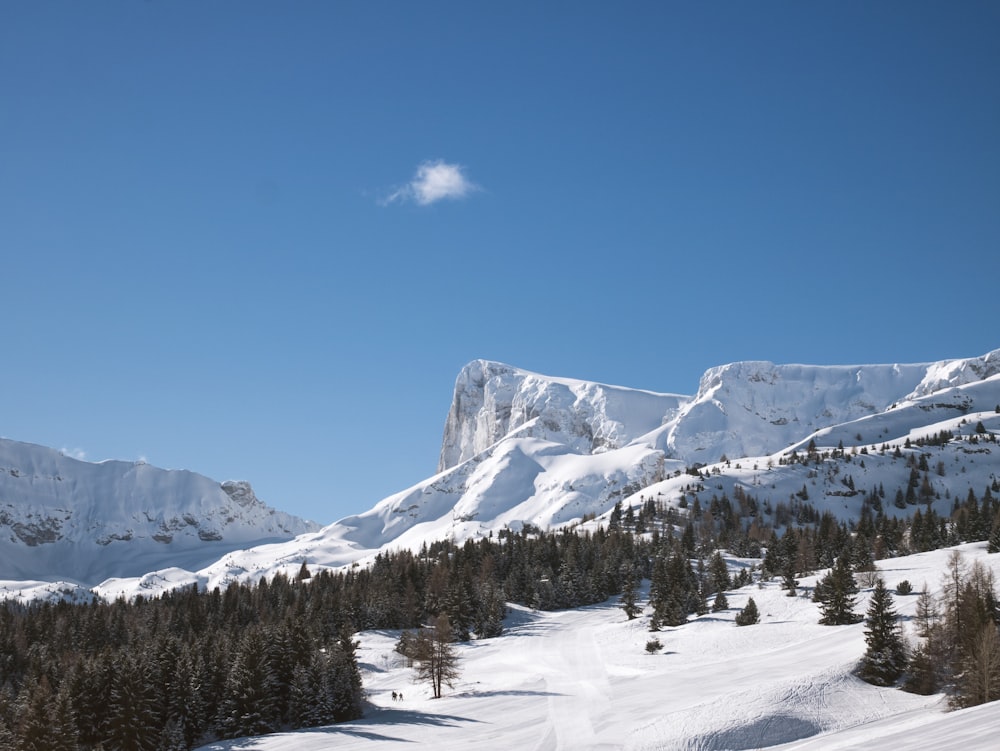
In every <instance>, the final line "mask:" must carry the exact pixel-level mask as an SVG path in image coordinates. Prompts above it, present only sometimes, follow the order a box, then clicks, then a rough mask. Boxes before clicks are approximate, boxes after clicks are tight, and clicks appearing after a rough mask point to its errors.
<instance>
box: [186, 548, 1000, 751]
mask: <svg viewBox="0 0 1000 751" xmlns="http://www.w3.org/2000/svg"><path fill="white" fill-rule="evenodd" d="M959 549H960V550H961V551H962V552H963V556H964V558H965V560H966V563H967V564H971V562H972V561H973V560H977V559H978V560H981V561H982V562H983V563H984V565H986V566H987V567H988V568H990V569H992V570H993V571H994V573H995V574H1000V555H987V554H986V553H985V545H984V544H980V543H977V544H971V545H965V546H962V547H960V548H959ZM948 554H949V551H948V550H939V551H933V552H930V553H923V554H920V555H914V556H909V557H906V558H898V559H892V560H887V561H881V562H880V563H879V566H880V568H881V569H882V570H883V572H884V576H885V579H886V582H887V584H888V585H889V586H890V587H895V585H896V584H897V583H898V582H899V581H901V580H903V579H906V580H909V581H910V582H911V583H912V584H913V585H914V594H911V595H907V596H896V597H895V604H896V609H897V610H898V611H899V613H900V615H901V616H902V617H903V622H904V631H905V632H906V633H907V635H908V636H909V635H911V634H912V631H911V626H910V624H909V623H908V618H910V617H912V615H913V611H914V606H915V603H916V599H917V594H916V593H917V592H919V590H920V589H922V588H923V586H924V584H925V583H926V585H927V587H928V589H929V590H930V591H931V592H932V593H935V592H937V591H938V590H939V589H940V585H941V581H942V575H943V572H944V570H945V567H946V561H947V558H948ZM735 563H738V562H735V561H734V564H735ZM818 573H822V572H818ZM816 579H817V577H815V576H813V577H806V578H802V579H800V581H801V587H800V589H799V594H798V596H796V597H788V596H787V595H786V593H785V592H784V591H783V590H781V589H780V588H779V587H778V584H777V583H776V582H773V583H766V584H765V585H763V587H760V586H758V585H753V586H750V587H746V588H744V589H741V590H735V591H733V592H730V593H728V599H729V604H730V608H729V610H727V611H724V612H722V613H717V614H708V615H705V616H702V617H700V618H695V619H693V620H692V621H691V622H690V623H688V624H686V625H684V626H681V627H679V628H673V629H664V630H663V631H661V632H659V633H658V634H655V635H654V634H652V633H650V632H649V631H648V617H647V616H646V615H644V616H643V617H640V618H638V619H636V620H634V621H627V620H626V618H625V616H624V614H623V613H622V611H621V610H620V609H619V608H618V607H617V603H616V602H615V601H614V600H610V601H608V602H606V603H603V604H601V605H597V606H593V607H589V608H583V609H579V610H571V611H562V612H534V611H531V610H528V609H525V608H521V607H515V608H512V610H511V614H510V616H509V618H508V621H507V630H506V632H505V634H504V635H503V636H501V637H499V638H496V639H490V640H483V641H475V642H470V643H468V644H463V645H460V646H459V647H458V649H459V652H460V655H461V660H462V663H461V671H462V672H461V677H460V679H459V681H458V682H457V683H456V684H455V686H454V687H453V688H452V689H446V692H445V695H444V696H443V697H442V698H440V699H432V698H431V696H430V690H429V688H428V687H426V686H424V685H419V684H414V683H413V682H412V676H413V670H412V669H411V668H407V667H406V666H405V664H404V661H403V659H402V658H401V657H400V656H399V655H398V654H396V653H395V652H394V651H393V646H394V644H395V642H396V640H397V638H398V635H399V634H398V632H384V631H379V632H365V633H362V634H359V639H360V642H361V648H360V650H359V660H360V662H361V666H362V670H363V675H364V681H365V688H366V691H367V693H368V699H369V706H368V707H367V709H366V715H365V717H364V718H363V719H361V720H358V721H355V722H347V723H343V724H340V725H334V726H330V727H326V728H319V729H313V730H308V731H296V732H290V733H279V734H275V735H271V736H264V737H260V738H248V739H241V740H231V741H222V742H217V743H211V744H209V745H207V746H204V747H203V749H204V751H251V750H252V751H293V750H294V751H320V750H321V749H358V750H359V751H360V750H361V749H364V750H365V751H380V750H381V749H394V748H405V747H410V748H414V747H430V748H434V749H435V750H436V751H452V750H454V751H467V749H469V748H516V749H535V750H537V751H545V750H547V749H567V750H571V749H630V750H635V751H639V750H640V749H643V750H645V749H684V750H690V751H723V750H742V749H758V748H774V749H781V751H792V750H793V749H794V750H795V751H800V750H802V751H805V750H807V749H808V750H809V751H815V750H817V749H824V750H826V749H867V748H871V747H872V745H873V744H874V743H875V742H878V743H879V744H888V745H885V746H883V747H885V748H898V749H907V750H908V751H931V750H932V749H933V750H934V751H940V749H952V748H961V749H963V751H987V749H990V750H992V749H995V748H996V739H997V737H1000V702H996V703H994V704H987V705H983V706H981V707H976V708H973V709H969V710H962V711H958V712H948V711H947V702H946V700H945V698H944V697H942V696H917V695H913V694H907V693H905V692H903V691H900V690H898V689H893V688H879V687H875V686H871V685H868V684H866V683H864V682H862V681H861V680H859V679H857V678H856V677H854V675H853V674H852V671H853V669H854V667H855V666H856V664H857V662H858V660H859V658H860V657H861V655H862V654H863V652H864V647H865V644H864V624H857V625H853V626H836V627H832V626H820V625H818V623H817V621H818V619H819V611H818V606H817V605H816V604H815V603H813V602H812V601H811V590H812V587H813V586H814V585H815V582H816ZM751 596H752V597H753V598H754V600H755V602H756V603H757V605H758V608H759V609H760V613H761V622H760V623H759V624H758V625H755V626H749V627H743V628H738V627H736V626H735V625H734V622H733V619H734V618H735V615H736V613H737V611H738V610H739V609H740V608H742V607H743V605H744V604H745V603H746V601H747V599H748V598H749V597H751ZM867 596H868V590H866V589H863V590H862V593H861V596H860V597H859V600H858V604H857V607H856V611H857V612H860V613H863V612H865V610H866V609H867ZM653 636H657V637H658V638H659V640H660V641H661V642H662V643H663V650H662V651H661V652H660V653H658V654H654V655H650V654H648V653H647V652H646V649H645V645H646V642H647V641H648V640H649V639H650V638H652V637H653ZM393 691H398V692H402V693H403V695H404V700H403V701H402V702H394V701H393V700H392V692H393Z"/></svg>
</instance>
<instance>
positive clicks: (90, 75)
mask: <svg viewBox="0 0 1000 751" xmlns="http://www.w3.org/2000/svg"><path fill="white" fill-rule="evenodd" d="M998 38H1000V6H998V5H997V4H996V3H992V2H981V3H980V2H964V3H922V2H900V3H888V2H880V3H861V2H849V3H832V2H829V3H808V4H806V3H793V2H759V3H744V2H719V3H673V2H631V3H607V2H572V3H570V2H565V3H538V2H507V3H490V4H486V3H468V2H454V3H452V2H423V3H415V2H393V3H388V2H336V3H333V2H329V3H327V2H309V1H306V0H304V1H302V2H296V3H276V2H223V1H221V0H220V1H219V2H211V3H202V2H165V1H164V0H152V1H151V2H146V3H137V2H112V1H110V0H109V1H107V2H101V3H80V2H46V3H5V4H3V5H2V6H0V260H2V272H3V275H2V289H3V310H4V321H5V324H6V325H5V326H4V333H5V336H4V341H3V347H2V355H0V435H3V436H6V437H9V438H14V439H17V440H25V441H31V442H35V443H41V444H44V445H48V446H53V447H55V448H64V449H66V450H67V451H68V452H81V453H82V455H83V456H85V457H86V458H87V459H90V460H95V461H96V460H101V459H108V458H117V459H130V460H131V459H138V458H145V459H147V460H148V461H149V462H151V463H153V464H156V465H158V466H164V467H173V468H186V469H192V470H194V471H197V472H200V473H202V474H206V475H209V476H210V477H214V478H217V479H219V480H225V479H230V478H237V479H248V480H250V481H251V482H252V483H253V485H254V487H255V489H256V490H257V493H258V495H259V496H260V497H261V498H262V499H264V500H265V501H267V502H268V503H271V504H272V505H275V506H278V507H280V508H282V509H284V510H288V511H291V512H293V513H298V514H301V515H303V516H307V517H310V518H313V519H315V520H317V521H320V522H324V523H326V522H331V521H334V520H335V519H338V518H340V517H342V516H344V515H347V514H350V513H356V512H360V511H363V510H366V509H367V508H369V507H370V506H372V505H373V504H374V503H375V502H377V501H378V500H380V499H381V498H383V497H385V496H387V495H389V494H390V493H393V492H395V491H398V490H402V489H404V488H405V487H407V486H409V485H411V484H413V483H415V482H417V481H419V480H421V479H423V478H425V477H427V476H429V475H431V474H433V472H434V470H435V468H436V463H437V457H438V452H439V448H440V439H441V431H442V428H443V425H444V420H445V416H446V414H447V410H448V407H449V404H450V400H451V392H452V387H453V385H454V379H455V376H456V375H457V374H458V371H459V370H460V369H461V367H462V366H463V365H464V364H465V363H467V362H468V361H470V360H472V359H475V358H486V359H494V360H499V361H502V362H507V363H510V364H512V365H516V366H518V367H522V368H525V369H528V370H534V371H537V372H541V373H545V374H549V375H556V376H565V377H573V378H580V379H586V380H596V381H602V382H606V383H614V384H620V385H625V386H633V387H636V388H645V389H651V390H657V391H669V392H680V393H694V392H695V391H696V389H697V385H698V379H699V377H700V375H701V374H702V372H704V370H705V369H707V368H709V367H712V366H714V365H719V364H723V363H727V362H732V361H736V360H744V359H761V360H764V359H766V360H772V361H775V362H779V363H781V362H800V363H815V364H853V363H874V362H923V361H931V360H938V359H944V358H952V357H971V356H976V355H981V354H983V353H985V352H987V351H990V350H992V349H995V348H998V347H1000V331H998V326H997V320H998V318H997V313H996V300H995V298H996V284H997V276H998V272H1000V252H998V251H1000V247H998V238H1000V87H998V85H997V81H998V80H1000V46H998V45H997V43H996V40H997V39H998Z"/></svg>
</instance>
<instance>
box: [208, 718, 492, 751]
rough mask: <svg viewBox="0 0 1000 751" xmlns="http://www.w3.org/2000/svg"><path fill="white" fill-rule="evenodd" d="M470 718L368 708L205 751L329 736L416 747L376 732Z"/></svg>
mask: <svg viewBox="0 0 1000 751" xmlns="http://www.w3.org/2000/svg"><path fill="white" fill-rule="evenodd" d="M478 722H481V721H480V720H476V719H474V718H471V717H459V716H458V715H447V714H430V713H428V712H418V711H415V710H406V709H391V708H384V707H378V708H374V709H373V708H369V711H368V714H367V715H366V716H365V717H362V718H361V719H359V720H349V721H347V722H342V723H340V724H337V725H326V726H323V727H317V728H302V729H301V730H298V731H296V732H295V733H294V734H292V733H276V734H273V735H262V736H259V737H256V738H241V739H238V740H233V741H220V742H217V743H213V744H209V745H207V746H205V747H204V748H205V749H206V751H254V750H255V749H264V748H267V746H268V744H269V742H270V740H273V739H274V738H275V737H279V736H281V737H286V738H287V737H290V736H292V735H298V734H301V735H303V736H305V735H320V734H322V735H329V736H337V735H344V736H351V737H353V738H361V739H364V740H370V741H395V742H398V743H417V741H415V740H413V739H410V738H400V737H397V736H393V735H389V734H387V733H380V732H377V728H379V727H382V726H390V727H392V726H400V725H413V726H423V727H458V726H459V725H461V724H463V723H478Z"/></svg>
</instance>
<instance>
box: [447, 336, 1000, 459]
mask: <svg viewBox="0 0 1000 751" xmlns="http://www.w3.org/2000/svg"><path fill="white" fill-rule="evenodd" d="M998 373H1000V350H997V351H995V352H992V353H990V354H987V355H984V356H983V357H977V358H969V359H965V360H946V361H942V362H937V363H916V364H903V365H900V364H888V365H776V364H774V363H771V362H765V361H747V362H736V363H731V364H729V365H722V366H719V367H715V368H710V369H709V370H708V371H706V372H705V374H704V375H703V376H702V378H701V382H700V383H699V386H698V391H697V393H696V394H695V395H694V396H693V397H686V396H680V395H676V394H658V393H653V392H648V391H639V390H635V389H626V388H621V387H617V386H605V385H602V384H595V383H588V382H585V381H574V380H569V379H563V378H550V377H546V376H542V375H538V374H536V373H529V372H527V371H523V370H518V369H517V368H512V367H510V366H508V365H502V364H500V363H494V362H488V361H483V360H477V361H474V362H472V363H470V364H469V365H467V366H466V367H465V368H464V369H463V370H462V372H461V373H460V374H459V376H458V379H457V380H456V383H455V396H454V399H453V400H452V405H451V410H450V411H449V413H448V419H447V421H446V423H445V430H444V440H443V442H442V448H441V460H440V462H439V464H438V471H439V472H440V471H443V470H445V469H448V468H450V467H454V466H457V465H458V464H461V463H462V462H463V461H466V460H468V459H471V458H472V457H475V456H478V455H480V454H481V453H483V452H484V451H487V450H488V449H490V447H492V446H493V445H495V444H496V443H497V442H498V441H500V440H503V439H504V438H508V437H513V436H519V437H533V438H542V439H545V440H550V441H553V442H555V443H559V444H560V445H563V446H565V447H567V448H568V449H569V450H571V451H573V452H575V453H579V454H596V453H600V452H602V451H609V450H613V449H617V448H621V447H623V446H627V445H629V444H631V443H633V442H642V443H646V444H648V445H649V446H651V447H655V448H656V449H658V450H660V451H662V452H663V454H664V457H665V458H667V459H675V460H679V461H683V462H686V463H688V464H695V463H701V464H704V463H709V462H714V461H718V460H719V459H720V458H721V457H723V456H727V457H729V458H734V457H741V456H763V455H766V454H771V453H774V452H776V451H780V450H781V449H783V448H786V447H787V446H790V445H792V444H794V443H796V442H798V441H800V440H802V439H803V437H805V436H808V435H810V434H812V433H814V432H815V431H817V430H821V429H824V428H827V427H830V426H833V425H839V424H844V423H849V422H852V421H855V420H858V419H861V418H864V417H868V416H871V415H875V414H878V413H880V412H883V411H884V410H886V409H888V408H889V407H891V406H892V405H893V404H897V403H900V402H902V401H905V400H908V399H916V398H920V397H923V396H926V395H928V394H931V393H936V392H939V391H942V390H944V389H947V388H950V387H957V386H961V385H964V384H968V383H972V382H975V381H980V380H984V379H986V378H989V377H991V376H994V375H996V374H998ZM954 398H955V399H958V400H961V399H962V398H964V397H962V396H961V395H958V394H956V395H954ZM958 406H961V405H958Z"/></svg>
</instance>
